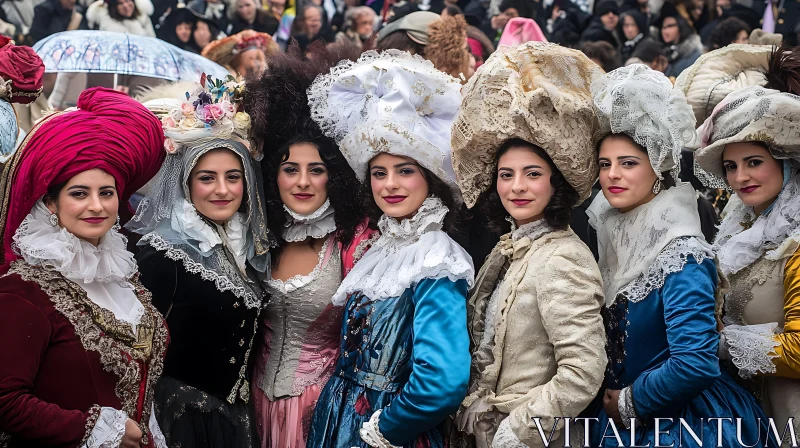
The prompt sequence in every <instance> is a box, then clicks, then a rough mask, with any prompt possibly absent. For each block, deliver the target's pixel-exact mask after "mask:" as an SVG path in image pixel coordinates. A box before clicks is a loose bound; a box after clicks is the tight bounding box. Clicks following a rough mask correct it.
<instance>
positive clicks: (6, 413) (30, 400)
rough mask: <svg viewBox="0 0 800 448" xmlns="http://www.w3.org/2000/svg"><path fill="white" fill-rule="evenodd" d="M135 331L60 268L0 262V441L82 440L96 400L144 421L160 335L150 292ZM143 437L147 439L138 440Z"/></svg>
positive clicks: (66, 443)
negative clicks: (96, 303)
mask: <svg viewBox="0 0 800 448" xmlns="http://www.w3.org/2000/svg"><path fill="white" fill-rule="evenodd" d="M131 284H132V285H133V286H134V288H135V291H136V295H137V296H138V297H139V300H141V302H142V304H143V305H144V306H145V315H144V316H143V317H142V320H141V323H140V324H139V325H138V326H137V336H138V337H136V336H134V335H133V331H132V329H131V327H130V325H128V324H127V323H124V322H121V321H118V320H116V319H115V318H114V314H113V313H111V312H110V311H108V310H106V309H104V308H101V307H98V306H97V305H95V304H94V303H93V302H92V301H91V300H89V298H88V297H87V296H86V293H85V291H84V290H83V289H82V288H81V287H80V286H78V285H77V284H75V283H73V282H71V281H69V280H67V279H65V278H64V277H63V276H61V274H59V273H57V272H55V271H52V270H48V269H45V268H41V267H34V266H31V265H29V264H27V263H25V262H24V261H15V262H12V263H11V264H10V265H8V264H7V265H5V266H2V267H0V447H4V446H8V447H18V446H57V447H76V446H79V445H81V444H83V443H84V442H85V440H86V438H87V437H88V436H89V434H90V433H91V431H92V429H93V428H94V424H95V422H96V421H97V417H98V416H99V414H100V408H101V407H104V406H107V407H111V408H114V409H119V410H122V411H124V412H126V413H127V414H128V417H129V418H131V419H133V420H135V421H137V422H138V423H139V426H140V428H141V429H142V431H143V432H144V434H145V441H146V442H147V443H148V444H150V445H152V442H151V440H150V439H151V438H150V437H149V430H148V422H149V418H150V411H151V409H152V402H153V389H154V386H155V382H156V381H157V380H158V377H159V376H160V375H161V369H162V365H163V357H164V353H165V352H166V347H167V343H168V335H167V329H166V325H165V323H164V321H163V319H162V318H161V315H160V314H159V313H158V311H156V309H155V308H154V307H153V306H152V305H151V304H150V293H149V292H147V290H146V289H145V288H144V287H142V286H141V284H140V283H139V282H138V280H136V279H134V280H133V281H132V282H131ZM146 446H148V445H146Z"/></svg>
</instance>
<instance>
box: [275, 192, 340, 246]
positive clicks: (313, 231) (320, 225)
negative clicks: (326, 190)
mask: <svg viewBox="0 0 800 448" xmlns="http://www.w3.org/2000/svg"><path fill="white" fill-rule="evenodd" d="M283 209H284V210H286V213H287V214H288V215H289V219H287V221H286V228H284V230H283V239H284V240H285V241H288V242H290V243H291V242H297V241H304V240H305V239H306V238H308V237H311V238H314V239H319V238H324V237H325V236H327V235H329V234H330V233H332V232H334V231H335V230H336V221H335V219H334V210H333V207H331V200H330V199H326V200H325V203H324V204H322V206H321V207H320V208H318V209H317V211H315V212H314V213H311V214H309V215H301V214H299V213H295V212H294V211H293V210H292V209H290V208H289V207H287V206H286V205H284V206H283Z"/></svg>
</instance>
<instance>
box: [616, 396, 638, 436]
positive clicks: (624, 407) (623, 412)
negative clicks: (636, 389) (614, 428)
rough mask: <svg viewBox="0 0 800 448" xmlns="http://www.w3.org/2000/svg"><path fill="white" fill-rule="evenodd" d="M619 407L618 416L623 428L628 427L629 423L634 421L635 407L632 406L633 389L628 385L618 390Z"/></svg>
mask: <svg viewBox="0 0 800 448" xmlns="http://www.w3.org/2000/svg"><path fill="white" fill-rule="evenodd" d="M617 406H618V407H619V417H620V418H621V419H622V423H623V424H625V428H627V429H630V427H631V424H632V423H633V422H635V421H636V408H634V406H633V389H632V388H631V386H628V387H626V388H624V389H622V390H621V391H620V392H619V399H618V401H617Z"/></svg>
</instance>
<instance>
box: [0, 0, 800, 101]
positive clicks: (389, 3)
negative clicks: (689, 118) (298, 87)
mask: <svg viewBox="0 0 800 448" xmlns="http://www.w3.org/2000/svg"><path fill="white" fill-rule="evenodd" d="M0 4H2V7H1V8H0V33H2V34H4V35H6V36H8V37H11V38H12V39H14V40H16V42H17V43H18V44H27V45H34V44H35V43H36V42H37V41H39V40H41V39H43V38H45V37H47V36H49V35H51V34H54V33H57V32H61V31H66V30H75V29H96V30H101V31H118V32H127V33H131V34H136V35H144V36H153V37H158V38H159V39H162V40H164V41H167V42H169V43H171V44H173V45H176V46H177V47H179V48H181V49H183V50H187V51H191V52H195V53H203V54H204V55H207V52H203V50H204V48H205V49H207V48H208V47H209V45H210V44H212V43H213V42H214V41H218V40H220V39H224V38H225V37H226V36H234V35H239V33H242V32H243V31H246V30H252V31H254V32H256V33H264V35H269V36H270V37H271V38H272V39H274V41H275V42H276V43H277V45H278V47H279V48H281V49H284V50H285V48H286V47H287V46H288V45H289V44H290V42H292V41H293V40H294V41H296V42H297V44H299V45H300V47H301V48H307V46H308V45H309V44H310V43H312V42H314V41H317V40H321V41H324V42H326V43H336V42H339V43H342V42H349V43H352V44H354V45H355V46H357V47H358V48H360V49H362V50H366V49H370V48H375V47H378V48H392V47H395V48H401V49H405V50H409V51H411V52H423V50H424V49H425V47H427V46H428V45H429V44H430V43H431V42H432V41H435V40H436V39H431V38H430V36H429V29H428V27H429V26H430V25H431V23H432V22H433V19H432V17H434V16H433V15H432V14H437V15H440V16H441V17H444V18H447V17H458V16H460V17H462V18H463V20H464V21H465V22H466V34H467V45H466V46H465V48H464V50H466V51H467V52H468V53H469V56H468V58H469V67H468V68H467V69H466V71H464V75H465V76H466V77H468V76H469V75H470V73H472V71H473V70H474V69H475V68H476V67H477V66H480V65H481V63H482V62H483V61H484V60H485V59H486V58H487V57H488V56H489V54H490V53H491V52H493V51H494V49H495V47H496V46H497V45H514V44H519V43H522V42H527V41H544V40H546V41H550V42H555V43H558V44H560V45H562V46H565V47H571V48H578V49H581V50H582V51H583V52H584V53H585V54H586V55H587V56H589V57H590V58H591V59H592V60H594V61H595V62H597V63H598V64H599V65H600V66H601V67H602V68H603V69H604V70H606V71H610V70H613V69H614V68H617V67H620V66H623V65H627V64H629V63H631V62H643V63H645V64H647V65H649V66H650V67H651V68H654V69H656V70H659V71H662V72H664V73H665V74H666V75H667V76H670V77H675V76H677V75H678V74H680V72H681V71H683V70H684V69H685V68H686V67H688V66H690V65H691V64H692V63H694V61H695V60H696V59H697V58H698V57H699V56H700V55H701V54H703V53H704V52H706V51H709V50H713V49H717V48H721V47H724V46H726V45H729V44H731V43H748V42H749V43H754V44H778V43H780V41H781V40H785V41H787V42H789V43H792V44H797V42H798V34H800V20H799V19H800V2H797V1H793V0H767V1H766V2H765V1H761V0H668V1H667V2H664V1H663V0H541V1H539V0H188V2H187V3H185V4H184V3H179V0H0ZM417 11H427V12H428V13H432V14H425V15H422V16H421V17H416V16H419V15H418V14H417V15H415V17H412V18H409V19H408V20H406V21H405V22H403V23H401V24H399V25H396V26H395V28H394V29H393V30H392V31H398V30H402V31H405V33H401V34H404V35H405V36H410V38H409V39H403V38H399V37H398V36H395V38H393V39H389V40H388V41H387V42H384V43H383V44H381V40H382V39H381V35H379V34H377V33H378V32H379V31H381V30H382V29H385V28H386V27H387V26H388V25H389V24H391V23H393V22H397V21H400V20H401V19H403V18H406V17H407V16H408V15H409V14H411V13H413V12H417ZM435 17H438V16H435ZM447 30H448V32H449V31H452V30H453V29H447ZM455 30H456V31H460V28H459V27H456V28H455ZM448 32H445V33H444V35H440V36H441V37H442V38H443V39H447V42H446V43H444V44H443V45H444V46H452V45H453V44H454V42H451V40H452V39H451V37H452V36H449V35H448ZM383 34H384V35H388V34H390V33H387V32H385V31H384V32H383ZM387 37H388V36H387ZM238 41H241V38H239V39H238V40H237V42H238ZM409 42H410V43H409ZM433 43H434V44H435V43H436V42H433ZM455 45H460V41H455ZM404 46H405V47H404ZM278 47H275V51H277V48H278ZM414 47H416V48H414ZM231 48H233V47H231ZM265 48H266V47H265ZM270 48H271V47H270ZM448 48H449V47H448ZM222 50H223V52H224V53H230V52H231V51H232V50H231V49H229V48H228V47H225V46H223V48H222ZM451 50H452V48H450V49H449V50H448V51H451ZM219 52H220V51H219V49H217V51H216V53H217V54H219ZM268 56H269V52H267V54H266V57H268ZM451 56H452V54H451ZM456 57H457V58H458V57H459V56H456ZM217 62H219V61H217ZM229 68H230V67H229ZM234 70H235V67H234V68H233V69H232V71H234ZM240 74H241V75H245V73H240ZM454 74H456V75H459V74H460V72H457V73H454ZM45 90H47V89H45Z"/></svg>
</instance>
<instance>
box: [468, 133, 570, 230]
mask: <svg viewBox="0 0 800 448" xmlns="http://www.w3.org/2000/svg"><path fill="white" fill-rule="evenodd" d="M512 148H524V149H527V150H529V151H531V152H532V153H534V154H536V155H537V156H539V157H541V158H542V159H544V161H545V162H547V165H548V166H549V167H550V170H551V171H552V172H553V174H551V175H550V185H551V186H552V187H553V196H551V197H550V201H549V202H548V203H547V205H546V206H545V207H544V212H543V216H544V220H545V222H546V223H547V225H549V226H550V227H552V228H554V229H558V230H565V229H566V228H567V227H569V223H570V220H571V219H572V209H573V208H574V207H575V206H577V205H578V204H579V203H580V195H578V192H577V191H575V189H574V188H573V187H572V185H570V184H569V182H567V180H566V179H565V178H564V175H563V174H561V171H559V170H558V168H557V167H556V165H555V164H554V163H553V160H552V159H551V158H550V156H548V155H547V153H546V152H545V150H544V149H542V148H540V147H538V146H536V145H534V144H532V143H529V142H527V141H525V140H522V139H519V138H513V139H511V140H508V141H506V142H505V143H503V145H502V146H501V147H500V149H498V150H497V154H495V156H494V164H493V166H494V167H497V162H498V161H499V160H500V157H502V156H503V155H504V154H505V153H507V152H508V151H509V150H510V149H512ZM479 202H481V203H483V206H482V207H481V212H482V213H483V214H484V215H485V216H486V218H487V220H488V224H489V228H490V230H493V231H496V232H500V233H507V232H509V231H510V230H511V223H509V222H508V221H507V220H506V217H507V216H508V211H506V209H505V207H503V203H502V202H501V200H500V195H499V194H498V193H497V173H496V172H495V174H494V176H493V177H492V185H491V187H489V189H488V190H487V191H485V192H484V193H483V197H482V198H481V200H480V201H479Z"/></svg>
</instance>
